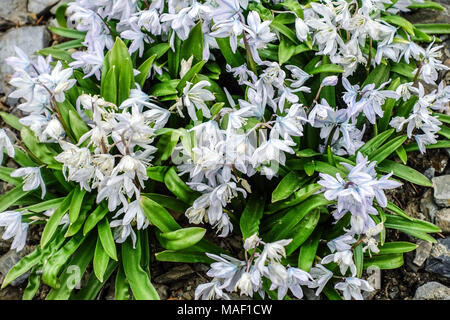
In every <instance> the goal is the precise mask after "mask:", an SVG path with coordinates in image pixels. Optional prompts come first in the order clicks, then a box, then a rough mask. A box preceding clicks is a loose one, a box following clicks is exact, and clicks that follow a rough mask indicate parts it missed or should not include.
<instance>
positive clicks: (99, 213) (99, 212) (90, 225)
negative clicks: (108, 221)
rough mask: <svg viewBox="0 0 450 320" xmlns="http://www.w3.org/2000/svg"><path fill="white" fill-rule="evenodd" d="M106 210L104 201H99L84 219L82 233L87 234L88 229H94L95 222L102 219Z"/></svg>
mask: <svg viewBox="0 0 450 320" xmlns="http://www.w3.org/2000/svg"><path fill="white" fill-rule="evenodd" d="M108 212H109V210H108V208H107V207H105V205H104V203H103V202H102V203H100V204H99V205H98V206H97V208H95V210H94V211H93V212H92V213H91V214H90V215H89V217H88V218H87V219H86V222H85V223H84V227H83V235H87V234H88V232H89V231H91V230H92V229H94V227H95V226H96V225H97V223H98V222H99V221H100V220H102V219H103V217H105V216H106V214H107V213H108Z"/></svg>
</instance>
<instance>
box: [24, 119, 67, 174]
mask: <svg viewBox="0 0 450 320" xmlns="http://www.w3.org/2000/svg"><path fill="white" fill-rule="evenodd" d="M20 135H21V137H22V142H23V143H24V144H25V146H26V147H27V149H28V150H29V151H30V152H31V153H32V154H33V155H34V157H35V158H36V159H39V160H40V161H41V162H42V163H45V164H47V165H53V166H55V167H58V166H59V167H60V168H61V167H62V166H61V164H60V163H59V162H57V161H56V160H55V158H54V157H55V156H57V155H58V154H57V153H56V152H55V151H54V150H53V149H50V148H49V147H48V145H46V144H44V143H40V142H39V141H38V140H37V139H36V137H35V135H34V133H33V131H31V129H30V128H28V127H23V128H22V130H20Z"/></svg>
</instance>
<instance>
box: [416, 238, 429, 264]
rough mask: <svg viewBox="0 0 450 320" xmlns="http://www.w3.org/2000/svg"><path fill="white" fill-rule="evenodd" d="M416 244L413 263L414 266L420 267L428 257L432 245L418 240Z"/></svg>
mask: <svg viewBox="0 0 450 320" xmlns="http://www.w3.org/2000/svg"><path fill="white" fill-rule="evenodd" d="M416 244H417V245H418V247H417V249H416V256H415V258H414V260H413V263H414V264H415V265H416V266H418V267H421V266H422V265H423V263H424V262H425V260H427V259H428V257H429V256H430V253H431V249H432V247H433V244H432V243H431V242H428V241H424V240H418V241H417V243H416Z"/></svg>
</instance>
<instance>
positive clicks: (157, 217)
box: [140, 196, 181, 232]
mask: <svg viewBox="0 0 450 320" xmlns="http://www.w3.org/2000/svg"><path fill="white" fill-rule="evenodd" d="M140 203H141V208H142V209H143V210H144V214H145V216H146V217H147V219H148V220H150V222H151V223H152V224H153V225H154V226H155V227H157V228H158V229H159V230H160V231H161V232H170V231H176V230H178V229H180V228H181V227H180V225H179V224H178V223H177V222H176V221H175V219H174V218H173V217H172V216H171V215H170V213H169V212H167V210H166V209H164V208H163V207H162V206H161V205H160V204H159V203H157V202H155V201H153V200H151V199H149V198H147V197H144V196H141V198H140Z"/></svg>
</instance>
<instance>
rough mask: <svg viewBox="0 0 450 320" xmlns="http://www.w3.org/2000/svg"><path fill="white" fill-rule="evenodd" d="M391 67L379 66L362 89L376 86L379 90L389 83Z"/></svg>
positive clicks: (365, 81) (370, 74)
mask: <svg viewBox="0 0 450 320" xmlns="http://www.w3.org/2000/svg"><path fill="white" fill-rule="evenodd" d="M389 71H390V68H389V65H386V64H382V63H381V64H379V65H378V66H377V67H376V68H375V69H373V70H372V71H371V72H370V73H369V75H368V76H367V78H366V80H364V82H363V84H362V86H361V88H364V87H365V86H367V85H368V84H372V83H373V84H375V88H378V87H379V86H380V85H381V84H383V83H384V82H386V81H388V79H389Z"/></svg>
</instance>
